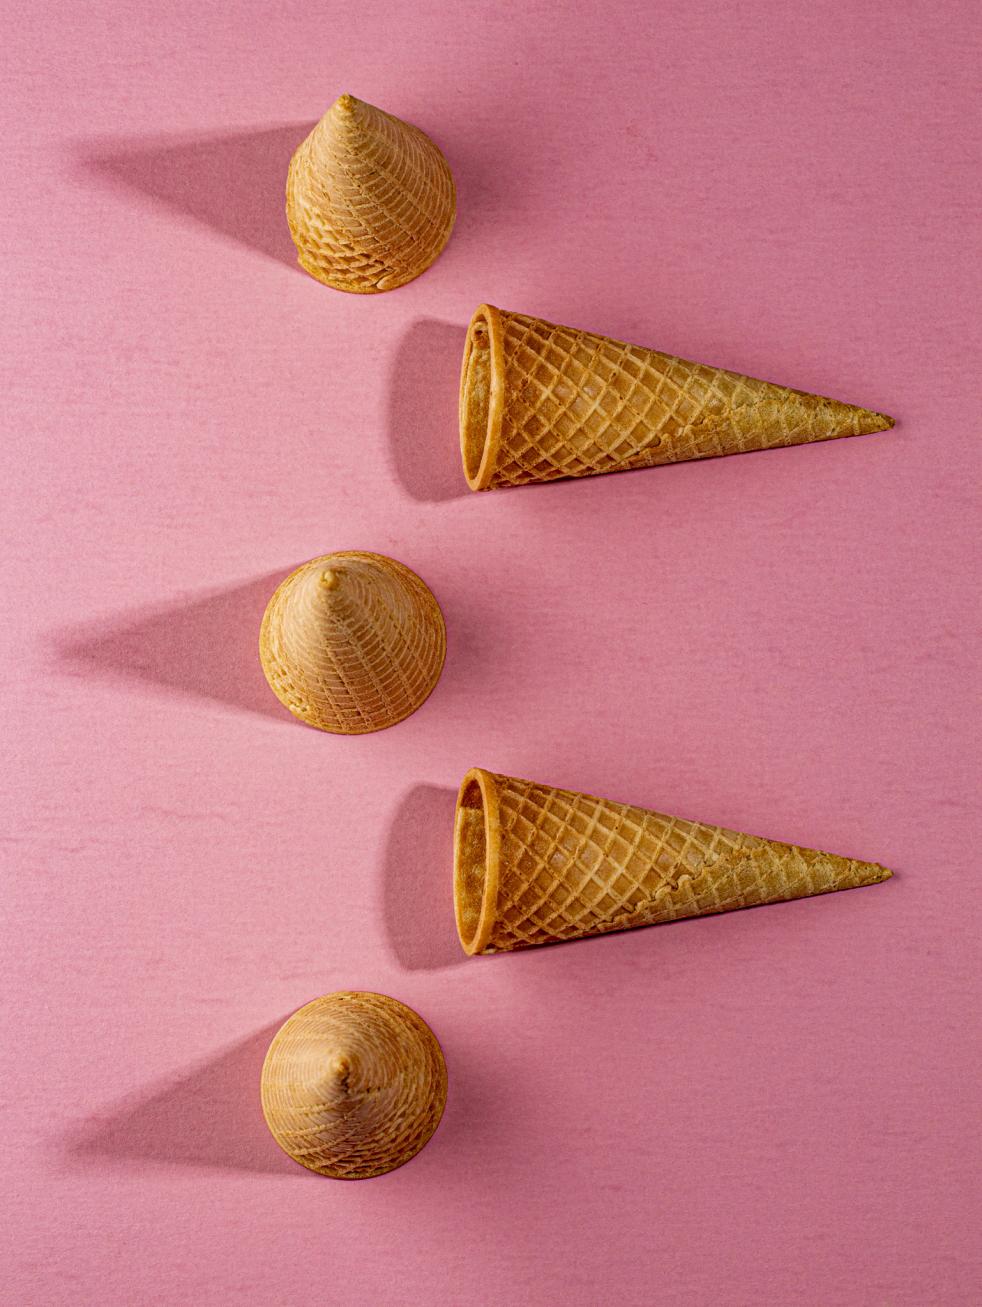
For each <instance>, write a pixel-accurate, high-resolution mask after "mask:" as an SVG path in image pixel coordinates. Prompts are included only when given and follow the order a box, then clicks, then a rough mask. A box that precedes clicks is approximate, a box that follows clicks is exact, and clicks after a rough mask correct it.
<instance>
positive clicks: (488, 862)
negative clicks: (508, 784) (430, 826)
mask: <svg viewBox="0 0 982 1307" xmlns="http://www.w3.org/2000/svg"><path fill="white" fill-rule="evenodd" d="M474 784H476V785H477V786H478V788H479V790H480V792H481V810H482V814H483V817H484V883H483V886H482V890H481V911H480V914H479V916H478V922H477V929H476V930H475V931H474V932H473V933H472V934H471V936H470V938H467V936H466V932H465V930H464V925H463V905H464V901H465V894H464V866H463V844H462V840H461V838H460V835H461V814H462V812H463V811H464V805H463V800H464V795H465V794H466V793H467V791H468V789H469V788H470V786H471V785H474ZM453 864H454V865H453V877H454V918H455V920H456V923H457V934H458V936H459V937H460V945H461V948H462V949H463V950H464V952H465V953H466V954H467V955H468V956H469V957H473V956H474V954H475V953H483V951H484V950H485V949H486V948H487V945H488V941H489V940H490V938H491V929H492V927H493V926H494V921H495V916H496V914H497V908H498V885H499V880H500V864H501V819H500V814H499V806H498V787H497V784H496V778H495V776H494V775H493V774H492V773H491V772H489V771H485V770H484V768H483V767H472V768H471V769H470V771H468V772H467V774H466V776H465V777H464V779H463V780H462V781H461V782H460V789H459V791H458V793H457V806H456V810H455V812H454V851H453Z"/></svg>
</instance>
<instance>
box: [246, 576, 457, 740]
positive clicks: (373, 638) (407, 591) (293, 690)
mask: <svg viewBox="0 0 982 1307" xmlns="http://www.w3.org/2000/svg"><path fill="white" fill-rule="evenodd" d="M446 652H447V637H446V627H445V625H444V621H443V614H442V613H441V612H440V606H439V604H438V603H437V601H436V600H435V599H434V597H433V595H432V593H431V592H430V590H429V588H428V587H427V586H426V584H425V583H424V582H423V581H422V580H421V579H420V578H419V577H418V576H417V575H416V573H415V572H412V571H410V569H409V568H408V567H405V566H404V565H403V564H402V563H397V562H396V561H395V559H393V558H386V557H385V555H384V554H368V553H358V552H345V553H337V554H324V555H323V556H322V557H320V558H314V559H312V560H311V561H310V562H309V563H304V564H303V566H302V567H298V568H297V570H296V571H295V572H291V574H290V575H289V576H288V577H287V578H286V580H285V581H283V582H282V584H281V585H280V586H279V587H278V588H277V590H276V592H275V593H274V595H273V597H272V599H270V601H269V605H268V606H267V608H266V613H265V616H264V617H263V622H262V628H261V630H260V635H259V657H260V661H261V662H262V666H263V672H264V673H265V676H266V679H267V681H268V682H269V684H270V687H271V688H272V690H273V692H274V694H275V695H276V697H277V698H278V699H279V700H280V702H281V703H282V704H284V706H285V707H287V708H289V710H290V711H291V712H292V713H293V714H294V716H296V717H299V718H300V720H301V721H303V722H306V723H307V724H308V725H309V726H316V727H318V729H320V730H322V731H330V732H332V733H334V734H338V735H362V734H365V733H366V732H369V731H381V730H384V729H385V728H386V727H388V726H393V725H395V723H396V722H400V721H402V720H403V719H404V718H405V717H408V716H409V715H410V714H411V713H413V712H415V711H416V709H417V708H419V707H420V705H421V704H422V703H423V702H424V701H425V700H426V699H427V698H428V696H429V695H430V693H431V692H432V690H433V688H434V687H435V685H436V683H437V681H438V680H439V679H440V673H441V671H442V670H443V663H444V659H445V657H446Z"/></svg>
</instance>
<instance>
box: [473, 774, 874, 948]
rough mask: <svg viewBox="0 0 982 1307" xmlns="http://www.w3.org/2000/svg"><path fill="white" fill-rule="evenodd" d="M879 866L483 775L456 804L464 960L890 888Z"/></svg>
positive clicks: (539, 786)
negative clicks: (843, 893) (850, 891)
mask: <svg viewBox="0 0 982 1307" xmlns="http://www.w3.org/2000/svg"><path fill="white" fill-rule="evenodd" d="M891 875H892V873H891V872H890V871H888V870H887V869H886V868H885V867H881V866H878V865H877V864H876V863H870V862H857V861H855V860H853V859H851V858H840V857H837V856H836V855H835V854H832V853H820V852H817V851H816V850H814V849H803V848H799V847H797V846H796V845H793V844H781V843H779V842H778V841H776V840H766V839H761V838H760V837H759V836H756V835H741V834H739V833H738V832H737V831H731V830H725V829H723V828H722V827H720V826H707V825H704V824H703V823H702V822H698V821H684V820H683V819H682V818H679V817H666V816H663V815H662V814H661V813H659V812H649V811H647V810H646V809H644V808H632V807H629V806H628V805H627V804H624V803H613V802H611V801H610V800H608V799H597V798H594V797H593V796H592V795H588V794H574V793H572V792H571V791H569V790H555V789H551V788H550V787H548V786H546V785H535V784H534V783H533V782H531V781H522V780H516V779H515V778H513V777H511V776H497V775H494V774H493V773H492V772H487V771H483V770H482V769H481V768H479V767H478V768H474V769H473V770H472V771H469V772H468V773H467V775H466V776H465V777H464V780H463V784H462V785H461V788H460V795H459V797H458V799H457V815H456V824H455V834H454V904H455V909H456V915H457V930H458V932H459V934H460V940H461V943H462V944H463V947H464V951H465V952H466V953H470V954H473V953H498V952H504V951H507V950H510V949H519V948H529V947H531V946H532V945H534V944H551V943H556V942H559V941H561V940H568V939H582V938H584V937H586V936H588V935H603V934H606V933H607V932H608V931H612V930H627V929H629V928H630V927H632V926H652V925H657V924H660V923H662V922H667V921H678V920H679V919H680V918H682V917H698V916H704V915H707V914H709V913H715V912H728V911H730V910H731V909H733V908H749V907H755V906H757V905H758V904H762V903H779V902H782V901H783V900H786V899H798V898H805V897H807V896H808V895H810V894H827V893H829V892H830V891H832V890H838V889H853V888H855V887H856V886H859V885H872V884H876V883H877V882H879V881H882V880H887V879H888V878H889V877H890V876H891Z"/></svg>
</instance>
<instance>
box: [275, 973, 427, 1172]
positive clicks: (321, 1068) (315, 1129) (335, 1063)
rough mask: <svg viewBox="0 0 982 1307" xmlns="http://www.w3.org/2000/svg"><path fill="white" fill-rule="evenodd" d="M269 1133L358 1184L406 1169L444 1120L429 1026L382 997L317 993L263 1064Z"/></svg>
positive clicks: (304, 1160)
mask: <svg viewBox="0 0 982 1307" xmlns="http://www.w3.org/2000/svg"><path fill="white" fill-rule="evenodd" d="M261 1092H262V1105H263V1114H264V1115H265V1117H266V1124H267V1125H268V1126H269V1128H270V1131H271V1132H272V1135H273V1138H274V1139H275V1140H276V1142H277V1143H278V1144H279V1146H280V1147H281V1148H282V1149H283V1151H284V1152H285V1153H288V1154H289V1155H290V1157H292V1158H293V1159H294V1161H296V1162H300V1163H301V1165H302V1166H306V1167H308V1168H309V1169H310V1170H311V1171H319V1172H320V1174H321V1175H330V1176H334V1177H336V1178H337V1179H340V1180H364V1179H367V1178H368V1177H369V1176H373V1175H382V1174H384V1173H385V1172H386V1171H393V1170H395V1168H396V1167H397V1166H402V1164H403V1163H404V1162H408V1161H409V1159H410V1158H411V1157H415V1155H416V1154H417V1153H418V1152H419V1150H420V1149H421V1148H422V1147H423V1145H424V1144H425V1143H426V1142H427V1140H428V1139H429V1138H430V1136H431V1135H432V1134H433V1131H434V1130H435V1129H436V1128H437V1126H438V1125H439V1124H440V1117H441V1116H442V1115H443V1108H444V1104H445V1103H446V1100H447V1068H446V1063H445V1062H444V1060H443V1053H442V1052H441V1050H440V1045H439V1044H438V1043H437V1041H436V1037H435V1036H434V1034H433V1032H432V1030H430V1028H429V1026H428V1025H427V1024H426V1022H425V1021H424V1020H423V1019H422V1017H419V1016H417V1015H416V1013H415V1012H413V1011H412V1009H411V1008H408V1007H406V1006H405V1005H404V1004H403V1003H399V1002H398V1001H397V1000H396V999H394V998H387V997H386V996H385V995H384V994H368V993H357V992H356V993H352V992H342V993H338V994H328V995H326V996H325V997H324V998H317V999H314V1001H313V1002H312V1003H308V1004H307V1006H306V1007H302V1008H301V1009H300V1010H299V1012H294V1014H293V1016H292V1017H290V1018H289V1020H288V1021H286V1022H285V1024H284V1025H283V1026H281V1027H280V1029H279V1030H278V1031H277V1033H276V1035H275V1036H274V1037H273V1042H272V1043H271V1044H270V1046H269V1052H268V1053H267V1054H266V1061H265V1063H264V1064H263V1070H262V1086H261Z"/></svg>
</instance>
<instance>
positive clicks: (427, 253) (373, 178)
mask: <svg viewBox="0 0 982 1307" xmlns="http://www.w3.org/2000/svg"><path fill="white" fill-rule="evenodd" d="M456 211H457V199H456V192H455V190H454V182H453V177H452V175H451V173H450V169H449V167H448V166H447V161H446V159H445V158H444V157H443V155H442V154H441V153H440V151H439V150H438V149H437V147H436V146H435V145H434V144H433V142H432V141H431V140H430V138H429V137H428V136H426V135H424V133H423V132H421V131H420V130H419V128H418V127H412V126H411V125H410V124H409V123H404V122H402V121H401V119H399V118H393V117H392V115H391V114H387V113H383V112H382V110H381V109H376V108H375V107H374V105H371V104H365V103H364V101H362V100H356V99H355V98H354V96H351V95H342V96H341V97H340V98H339V99H337V100H335V102H334V103H333V104H332V105H331V107H330V109H328V111H327V113H326V114H325V115H324V117H323V118H322V119H321V120H320V122H319V123H318V124H317V126H316V127H315V128H314V130H313V131H312V132H311V133H310V135H309V136H308V137H307V138H306V140H305V141H303V142H302V143H301V144H300V145H299V146H298V147H297V150H296V153H295V154H294V156H293V158H292V160H291V161H290V171H289V175H288V177H287V183H286V215H287V220H288V222H289V224H290V234H291V235H292V236H293V243H294V244H295V245H296V247H297V252H298V257H299V261H300V265H301V267H303V268H304V269H305V270H306V271H307V272H309V273H310V275H311V276H312V277H316V278H317V280H318V281H323V282H324V283H325V284H326V285H328V286H333V287H334V288H335V289H336V290H347V291H354V292H355V293H357V294H362V295H371V294H374V293H375V292H376V291H383V290H394V289H395V288H396V286H402V285H404V284H405V283H406V282H407V281H412V280H413V278H414V277H418V276H419V274H420V273H421V272H425V270H426V269H427V268H428V267H429V266H430V264H431V263H432V262H433V260H434V259H435V258H436V257H437V255H438V254H439V253H440V251H441V250H442V249H443V247H444V245H446V243H447V241H448V240H449V238H450V232H451V230H452V229H453V224H454V217H455V214H456Z"/></svg>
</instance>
